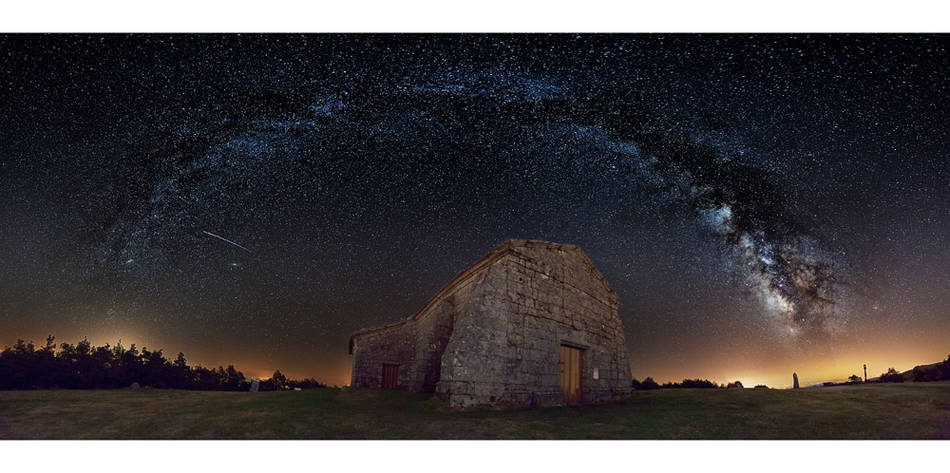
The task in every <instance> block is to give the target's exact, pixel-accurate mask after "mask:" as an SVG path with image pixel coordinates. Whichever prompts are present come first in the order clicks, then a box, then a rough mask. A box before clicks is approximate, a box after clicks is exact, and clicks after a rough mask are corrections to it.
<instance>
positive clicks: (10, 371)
mask: <svg viewBox="0 0 950 473" xmlns="http://www.w3.org/2000/svg"><path fill="white" fill-rule="evenodd" d="M55 340H56V339H55V337H53V336H52V335H50V336H49V337H47V338H46V344H45V345H43V346H41V347H37V346H35V345H34V344H33V342H32V341H30V342H25V341H23V340H17V341H16V343H15V344H14V345H13V346H12V347H10V346H8V347H5V348H4V350H3V352H0V389H51V388H62V389H116V388H125V387H130V386H133V385H137V386H149V387H154V388H168V389H191V390H208V391H247V390H248V389H250V386H251V382H252V380H250V379H247V378H246V377H245V376H244V373H241V372H240V371H238V370H237V369H235V368H234V365H228V367H227V368H225V367H223V366H218V367H217V368H206V367H203V366H201V365H196V366H189V365H188V363H187V361H186V360H185V354H184V353H181V352H179V353H178V356H176V357H175V359H174V360H171V361H170V360H168V359H166V358H165V355H164V354H163V353H162V350H153V351H150V350H149V349H148V348H146V347H142V349H141V350H139V349H138V348H136V346H135V344H132V345H130V346H129V348H125V347H123V346H122V343H121V341H120V342H118V343H116V345H115V346H110V345H109V344H108V343H107V344H105V345H103V346H93V345H92V344H91V343H90V342H89V340H88V339H83V340H82V341H80V342H79V343H77V344H75V345H72V344H69V343H62V344H60V345H59V347H57V346H56V343H55ZM325 386H326V385H325V384H323V383H321V382H319V381H317V380H315V379H313V378H307V379H302V380H293V379H288V378H287V377H286V376H285V375H284V374H283V373H281V372H280V370H277V371H275V372H274V374H273V376H271V377H270V378H269V379H266V380H261V381H259V389H260V390H261V391H280V390H288V389H293V388H302V389H303V388H319V387H325Z"/></svg>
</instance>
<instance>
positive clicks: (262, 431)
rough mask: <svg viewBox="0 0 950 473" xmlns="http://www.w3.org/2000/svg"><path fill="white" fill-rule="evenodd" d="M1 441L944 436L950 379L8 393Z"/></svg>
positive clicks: (0, 399) (0, 415)
mask: <svg viewBox="0 0 950 473" xmlns="http://www.w3.org/2000/svg"><path fill="white" fill-rule="evenodd" d="M0 439H950V383H946V382H940V383H916V384H915V383H906V384H903V385H900V384H889V385H867V386H853V387H835V388H821V389H802V390H797V391H792V390H769V391H762V390H751V389H745V390H735V389H730V390H723V389H715V390H714V389H709V390H692V389H682V390H658V391H638V392H635V393H634V394H633V396H632V397H631V398H630V399H629V400H626V401H623V402H617V403H612V404H603V405H590V406H577V407H563V408H556V407H552V408H543V409H536V410H521V411H466V412H458V411H453V410H450V409H448V408H447V407H446V406H445V404H444V403H443V402H442V401H439V400H437V399H434V398H431V397H427V396H421V395H415V394H410V393H406V392H397V391H382V390H368V389H331V388H327V389H316V390H308V391H301V392H293V391H291V392H261V393H228V392H195V391H172V390H168V391H166V390H150V389H142V390H118V391H67V390H59V391H5V392H0Z"/></svg>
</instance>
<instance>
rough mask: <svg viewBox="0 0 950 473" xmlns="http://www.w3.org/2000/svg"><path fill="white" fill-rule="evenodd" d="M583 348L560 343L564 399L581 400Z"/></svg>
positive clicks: (570, 400)
mask: <svg viewBox="0 0 950 473" xmlns="http://www.w3.org/2000/svg"><path fill="white" fill-rule="evenodd" d="M583 354H584V350H581V349H580V348H574V347H569V346H567V345H561V362H560V367H561V377H560V383H561V391H564V401H566V402H581V397H582V396H581V361H582V360H583V359H584V356H583Z"/></svg>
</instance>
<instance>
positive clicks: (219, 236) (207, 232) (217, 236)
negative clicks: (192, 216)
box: [201, 230, 253, 253]
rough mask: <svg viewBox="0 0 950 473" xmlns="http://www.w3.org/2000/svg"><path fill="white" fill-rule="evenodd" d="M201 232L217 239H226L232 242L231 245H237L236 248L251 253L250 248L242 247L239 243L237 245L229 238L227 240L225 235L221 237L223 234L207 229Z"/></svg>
mask: <svg viewBox="0 0 950 473" xmlns="http://www.w3.org/2000/svg"><path fill="white" fill-rule="evenodd" d="M201 233H204V234H205V235H209V236H213V237H215V238H217V239H219V240H223V241H226V242H228V243H230V244H232V245H234V246H236V247H238V248H240V249H242V250H244V251H246V252H248V253H253V251H251V250H249V249H247V248H245V247H243V246H241V245H239V244H237V243H235V242H233V241H231V240H228V239H227V238H225V237H223V236H221V235H216V234H214V233H211V232H209V231H207V230H202V231H201Z"/></svg>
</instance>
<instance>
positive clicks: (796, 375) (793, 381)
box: [792, 373, 798, 389]
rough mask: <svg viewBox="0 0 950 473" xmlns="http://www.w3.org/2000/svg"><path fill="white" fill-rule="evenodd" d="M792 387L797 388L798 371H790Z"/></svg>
mask: <svg viewBox="0 0 950 473" xmlns="http://www.w3.org/2000/svg"><path fill="white" fill-rule="evenodd" d="M792 387H793V388H794V389H798V373H792Z"/></svg>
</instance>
